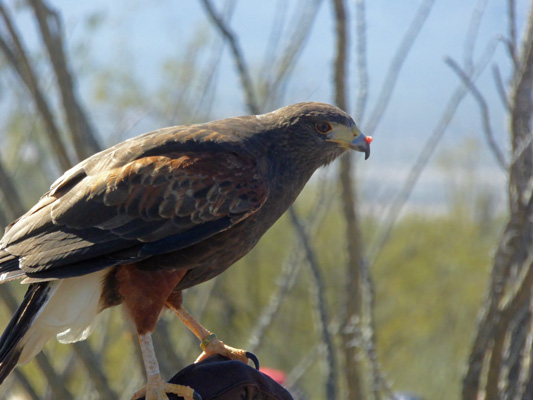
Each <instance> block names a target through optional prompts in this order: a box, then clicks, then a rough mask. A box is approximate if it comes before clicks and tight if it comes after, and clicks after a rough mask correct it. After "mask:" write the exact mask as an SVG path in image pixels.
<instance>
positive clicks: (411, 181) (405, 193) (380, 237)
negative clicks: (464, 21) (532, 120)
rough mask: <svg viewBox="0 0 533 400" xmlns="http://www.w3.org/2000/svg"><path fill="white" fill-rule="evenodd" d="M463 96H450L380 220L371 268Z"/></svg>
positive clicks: (490, 50)
mask: <svg viewBox="0 0 533 400" xmlns="http://www.w3.org/2000/svg"><path fill="white" fill-rule="evenodd" d="M497 43H498V42H497V41H493V42H491V43H489V45H488V47H487V49H486V51H485V52H484V54H482V56H481V57H480V60H479V61H478V64H477V66H476V68H474V73H473V75H472V77H471V78H470V79H472V80H475V78H476V77H477V76H479V74H480V73H481V72H482V71H483V70H484V69H485V68H486V66H487V64H488V63H489V61H490V59H491V58H492V55H493V54H494V51H495V49H496V45H497ZM466 94H467V90H466V88H465V86H464V85H463V84H462V83H461V85H460V86H459V87H458V88H457V89H456V90H455V91H454V92H453V93H452V95H451V96H450V99H449V100H448V103H447V104H446V107H445V108H444V111H443V113H442V115H441V118H440V119H439V121H438V123H437V125H436V127H435V128H434V130H433V132H432V134H431V135H430V136H429V138H428V139H427V140H426V143H425V144H424V147H423V148H422V150H421V151H420V153H419V155H418V157H417V159H416V160H415V162H414V164H413V166H412V167H411V169H410V171H409V174H408V176H407V178H406V180H405V183H404V185H403V186H402V189H401V191H400V193H398V195H397V196H396V197H395V199H394V200H393V202H392V203H391V205H390V206H389V208H388V210H387V212H386V214H385V217H384V219H383V221H384V223H383V228H382V229H380V231H379V233H378V234H377V236H376V238H375V239H374V240H373V242H372V244H373V246H372V251H371V252H370V255H369V257H368V259H369V260H370V265H374V264H375V263H376V261H377V258H378V257H379V255H380V254H381V251H382V249H383V247H384V246H385V245H386V243H387V242H388V240H389V238H390V235H391V233H392V228H393V226H394V225H395V223H396V220H397V219H398V217H399V216H400V214H401V211H402V208H403V206H404V204H405V202H406V201H407V199H408V198H409V196H410V194H411V192H412V190H413V188H414V187H415V184H416V182H417V181H418V178H419V177H420V175H421V174H422V171H423V170H424V168H425V167H426V165H427V163H428V161H429V159H430V158H431V156H432V154H433V152H434V151H435V149H436V148H437V146H438V144H439V142H440V140H441V139H442V136H443V135H444V133H445V132H446V129H447V128H448V125H449V124H450V122H451V120H452V118H453V116H454V115H455V112H456V111H457V108H458V107H459V104H460V103H461V101H462V100H463V98H464V97H465V96H466Z"/></svg>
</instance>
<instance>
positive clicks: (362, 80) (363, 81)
mask: <svg viewBox="0 0 533 400" xmlns="http://www.w3.org/2000/svg"><path fill="white" fill-rule="evenodd" d="M355 7H356V10H355V27H356V42H357V51H356V52H355V54H356V59H357V74H358V76H359V85H358V88H357V99H356V101H355V113H354V116H355V118H356V121H357V123H358V124H359V125H360V126H362V124H363V118H364V116H365V110H366V104H367V100H368V68H367V65H368V61H367V52H366V10H365V0H357V1H356V2H355Z"/></svg>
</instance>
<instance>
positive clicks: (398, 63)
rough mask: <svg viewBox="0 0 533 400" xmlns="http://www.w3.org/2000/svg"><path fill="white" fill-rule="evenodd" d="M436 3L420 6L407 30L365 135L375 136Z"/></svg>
mask: <svg viewBox="0 0 533 400" xmlns="http://www.w3.org/2000/svg"><path fill="white" fill-rule="evenodd" d="M434 3H435V0H424V1H423V2H422V3H421V4H420V6H419V8H418V10H417V12H416V14H415V17H414V18H413V21H412V22H411V23H410V24H409V28H408V29H407V32H406V33H405V36H404V37H403V38H402V42H401V43H400V46H399V47H398V50H396V53H395V54H394V57H393V59H392V61H391V63H390V65H389V69H388V71H387V75H386V76H385V80H384V82H383V85H382V86H381V90H380V93H379V96H378V99H377V101H376V105H375V106H374V108H373V110H372V112H371V113H370V117H369V119H368V123H367V124H366V126H365V128H364V132H365V134H367V135H373V134H375V133H374V131H375V130H376V128H377V126H378V124H379V122H380V121H381V117H382V116H383V113H384V112H385V109H386V108H387V105H388V104H389V101H390V98H391V96H392V93H393V92H394V87H395V85H396V82H397V80H398V76H399V74H400V71H401V69H402V66H403V63H404V61H405V60H406V58H407V55H408V54H409V51H410V50H411V48H412V46H413V44H414V42H415V40H416V38H417V36H418V34H419V33H420V30H421V29H422V26H423V25H424V22H425V21H426V19H427V17H428V15H429V12H430V11H431V8H432V7H433V4H434Z"/></svg>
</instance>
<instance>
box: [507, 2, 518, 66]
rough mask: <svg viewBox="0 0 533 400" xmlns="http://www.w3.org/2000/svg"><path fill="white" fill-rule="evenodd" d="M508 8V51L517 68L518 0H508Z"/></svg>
mask: <svg viewBox="0 0 533 400" xmlns="http://www.w3.org/2000/svg"><path fill="white" fill-rule="evenodd" d="M507 9H508V21H507V24H508V27H509V28H508V29H509V40H508V41H507V51H508V52H509V57H510V58H511V60H512V61H513V65H514V66H515V68H518V65H519V63H518V57H517V55H516V51H517V43H518V42H517V39H516V2H515V0H507Z"/></svg>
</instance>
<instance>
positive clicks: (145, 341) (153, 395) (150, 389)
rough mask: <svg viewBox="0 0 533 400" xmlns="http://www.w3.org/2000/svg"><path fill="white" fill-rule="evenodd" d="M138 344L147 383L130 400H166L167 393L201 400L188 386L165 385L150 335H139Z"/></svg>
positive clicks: (187, 398)
mask: <svg viewBox="0 0 533 400" xmlns="http://www.w3.org/2000/svg"><path fill="white" fill-rule="evenodd" d="M139 343H140V344H141V352H142V355H143V361H144V367H145V369H146V376H147V377H148V382H147V383H146V385H145V386H143V387H142V388H141V389H139V390H138V391H137V392H136V393H135V394H134V395H133V397H132V400H135V399H140V398H142V397H145V400H168V396H167V393H174V394H177V395H178V396H181V397H183V398H184V399H185V400H202V398H201V396H200V395H198V393H196V392H195V391H194V390H193V389H192V388H190V387H189V386H183V385H176V384H173V383H166V382H165V381H164V380H163V378H161V374H160V373H159V364H158V363H157V359H156V357H155V352H154V344H153V343H152V335H151V334H149V333H147V334H145V335H139Z"/></svg>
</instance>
